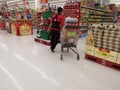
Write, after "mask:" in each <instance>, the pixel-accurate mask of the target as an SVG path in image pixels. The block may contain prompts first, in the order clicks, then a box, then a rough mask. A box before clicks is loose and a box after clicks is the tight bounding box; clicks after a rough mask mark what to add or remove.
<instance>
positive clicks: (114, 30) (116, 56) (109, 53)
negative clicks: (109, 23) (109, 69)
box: [86, 26, 120, 64]
mask: <svg viewBox="0 0 120 90" xmlns="http://www.w3.org/2000/svg"><path fill="white" fill-rule="evenodd" d="M92 29H94V30H88V35H87V37H88V36H90V35H91V37H92V35H93V42H94V44H90V43H89V44H88V43H86V44H87V46H86V54H88V55H92V56H95V57H98V58H100V59H101V60H106V61H110V62H113V63H116V64H120V30H119V27H116V26H115V27H106V26H105V27H102V28H101V27H97V28H92ZM89 32H92V33H89Z"/></svg>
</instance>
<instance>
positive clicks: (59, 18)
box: [48, 7, 64, 52]
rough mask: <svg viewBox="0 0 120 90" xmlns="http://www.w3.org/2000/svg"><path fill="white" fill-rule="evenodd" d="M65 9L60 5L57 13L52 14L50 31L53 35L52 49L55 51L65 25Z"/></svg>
mask: <svg viewBox="0 0 120 90" xmlns="http://www.w3.org/2000/svg"><path fill="white" fill-rule="evenodd" d="M62 12H63V9H62V8H61V7H59V8H58V9H57V14H55V15H53V16H52V19H51V24H50V26H49V28H48V32H50V36H51V47H50V49H51V51H52V52H54V49H55V47H56V45H57V43H58V41H59V38H60V31H61V30H62V28H63V25H64V18H63V15H62Z"/></svg>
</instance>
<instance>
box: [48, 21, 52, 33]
mask: <svg viewBox="0 0 120 90" xmlns="http://www.w3.org/2000/svg"><path fill="white" fill-rule="evenodd" d="M51 26H52V23H51V24H50V25H49V27H48V33H50V31H51Z"/></svg>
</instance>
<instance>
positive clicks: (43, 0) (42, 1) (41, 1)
mask: <svg viewBox="0 0 120 90" xmlns="http://www.w3.org/2000/svg"><path fill="white" fill-rule="evenodd" d="M40 3H41V4H46V3H48V0H40Z"/></svg>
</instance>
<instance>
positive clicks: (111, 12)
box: [82, 6, 115, 14]
mask: <svg viewBox="0 0 120 90" xmlns="http://www.w3.org/2000/svg"><path fill="white" fill-rule="evenodd" d="M82 8H87V9H90V10H94V11H99V12H106V13H110V14H115V13H112V12H108V11H105V10H101V9H95V8H91V7H87V6H82Z"/></svg>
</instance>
